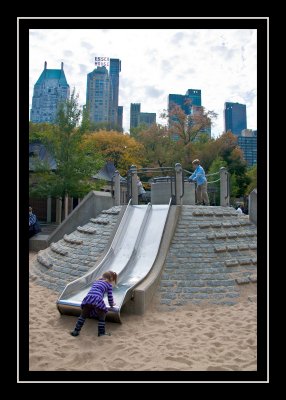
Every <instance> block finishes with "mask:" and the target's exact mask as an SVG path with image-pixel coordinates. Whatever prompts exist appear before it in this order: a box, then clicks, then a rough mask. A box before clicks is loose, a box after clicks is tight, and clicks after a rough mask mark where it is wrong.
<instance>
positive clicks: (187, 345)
mask: <svg viewBox="0 0 286 400" xmlns="http://www.w3.org/2000/svg"><path fill="white" fill-rule="evenodd" d="M32 256H33V255H32ZM29 295H30V310H29V311H30V316H29V324H30V325H29V343H30V347H29V370H30V371H256V369H257V337H256V333H257V318H256V317H257V315H256V312H257V310H256V308H257V304H256V302H253V301H249V299H248V295H247V294H246V295H245V296H242V299H241V301H240V302H239V303H238V304H237V305H234V306H214V305H204V306H194V305H188V306H185V307H181V308H180V309H179V310H178V311H175V312H174V311H162V310H160V309H159V307H158V303H156V301H154V302H153V304H152V305H151V307H150V309H148V311H147V312H146V313H145V314H144V315H143V316H134V315H124V314H122V321H123V323H122V324H116V323H112V322H107V323H106V331H107V332H110V333H111V334H112V336H105V337H97V321H96V320H94V319H88V320H87V321H86V323H85V325H84V327H83V329H82V331H81V334H80V335H79V336H78V337H72V336H71V335H70V331H71V330H72V329H73V328H74V326H75V323H76V320H77V318H76V317H72V316H66V315H60V314H59V312H58V310H57V308H56V300H57V299H58V297H59V295H58V294H57V293H55V292H53V291H51V290H49V289H47V288H45V287H42V286H39V285H37V284H35V283H34V282H30V287H29Z"/></svg>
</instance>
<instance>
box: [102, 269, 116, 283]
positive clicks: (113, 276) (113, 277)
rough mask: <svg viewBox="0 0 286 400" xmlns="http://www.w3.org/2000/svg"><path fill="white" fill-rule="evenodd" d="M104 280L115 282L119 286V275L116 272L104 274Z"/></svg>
mask: <svg viewBox="0 0 286 400" xmlns="http://www.w3.org/2000/svg"><path fill="white" fill-rule="evenodd" d="M102 278H103V279H106V280H107V281H108V282H114V283H115V285H116V284H117V273H116V272H114V271H107V272H104V273H103V274H102Z"/></svg>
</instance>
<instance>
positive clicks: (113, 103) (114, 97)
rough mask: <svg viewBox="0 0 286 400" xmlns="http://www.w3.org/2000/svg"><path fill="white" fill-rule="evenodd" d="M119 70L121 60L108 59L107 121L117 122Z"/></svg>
mask: <svg viewBox="0 0 286 400" xmlns="http://www.w3.org/2000/svg"><path fill="white" fill-rule="evenodd" d="M120 71H121V61H120V60H119V59H118V58H111V59H110V67H109V77H110V89H111V90H110V110H109V112H110V115H109V122H111V123H114V124H117V113H118V95H119V72H120Z"/></svg>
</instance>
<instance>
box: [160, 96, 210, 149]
mask: <svg viewBox="0 0 286 400" xmlns="http://www.w3.org/2000/svg"><path fill="white" fill-rule="evenodd" d="M189 108H190V110H191V112H190V114H187V113H186V112H185V111H184V110H183V109H182V108H181V107H180V106H179V105H177V104H172V105H171V108H170V110H169V111H168V112H165V113H162V114H161V117H162V118H165V119H167V120H168V122H169V134H170V135H171V136H173V135H177V136H178V138H179V141H182V142H183V143H184V145H187V144H188V143H190V142H193V141H194V140H195V139H196V138H197V136H198V135H199V134H200V133H202V132H205V131H206V130H207V129H208V128H210V126H211V122H212V119H214V118H216V117H217V114H216V113H215V112H214V111H206V110H205V108H204V107H198V106H193V107H189Z"/></svg>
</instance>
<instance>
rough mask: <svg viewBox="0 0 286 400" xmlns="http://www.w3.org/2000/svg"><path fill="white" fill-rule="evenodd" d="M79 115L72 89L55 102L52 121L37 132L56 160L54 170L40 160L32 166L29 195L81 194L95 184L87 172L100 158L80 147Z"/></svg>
mask: <svg viewBox="0 0 286 400" xmlns="http://www.w3.org/2000/svg"><path fill="white" fill-rule="evenodd" d="M80 116H81V110H80V108H79V105H78V95H75V91H73V92H72V94H71V97H70V99H68V100H66V101H64V102H62V103H61V104H60V105H59V108H58V114H57V120H56V123H55V125H49V127H48V129H47V130H46V131H44V132H41V140H42V142H43V143H44V144H45V146H46V148H47V150H48V152H49V153H50V155H51V156H52V157H53V158H54V160H55V162H56V170H55V171H51V170H50V169H49V168H48V167H47V165H46V166H45V165H44V164H40V165H38V166H36V169H35V172H34V173H33V174H32V175H31V179H30V194H31V196H35V197H43V196H48V195H50V196H54V197H62V198H64V197H65V196H72V197H83V196H84V195H86V194H87V193H88V192H89V191H90V190H92V189H95V188H96V184H95V183H94V182H93V181H92V180H91V176H92V175H93V174H95V173H96V172H97V171H98V170H99V169H100V168H101V167H102V165H103V163H104V161H103V158H102V157H101V155H100V154H99V153H94V152H86V151H85V149H84V148H83V146H82V138H83V134H84V132H83V129H80V127H79V121H80Z"/></svg>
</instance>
